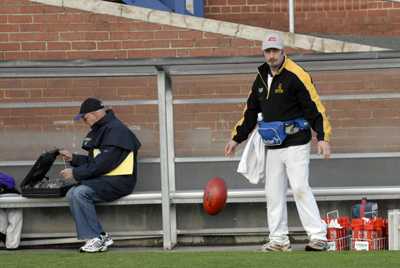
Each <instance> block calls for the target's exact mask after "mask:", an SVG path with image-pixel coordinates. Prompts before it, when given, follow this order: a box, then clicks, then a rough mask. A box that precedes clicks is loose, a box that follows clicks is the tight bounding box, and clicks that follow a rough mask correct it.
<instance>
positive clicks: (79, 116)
mask: <svg viewBox="0 0 400 268" xmlns="http://www.w3.org/2000/svg"><path fill="white" fill-rule="evenodd" d="M84 115H85V114H77V115H75V116H74V120H75V121H79V120H81V119H82V118H83V116H84Z"/></svg>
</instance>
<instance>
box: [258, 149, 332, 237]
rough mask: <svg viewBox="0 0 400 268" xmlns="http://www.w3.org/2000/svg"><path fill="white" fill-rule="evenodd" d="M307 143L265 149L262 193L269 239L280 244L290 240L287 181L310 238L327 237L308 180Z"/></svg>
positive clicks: (324, 225)
mask: <svg viewBox="0 0 400 268" xmlns="http://www.w3.org/2000/svg"><path fill="white" fill-rule="evenodd" d="M310 144H311V143H308V144H305V145H299V146H290V147H288V148H283V149H273V150H267V157H266V173H265V174H266V177H265V193H266V198H267V216H268V228H269V232H270V235H269V239H270V241H272V242H276V243H279V244H285V243H288V242H289V237H288V233H289V230H288V215H287V203H286V201H287V200H286V193H287V189H288V181H289V184H290V187H291V189H292V191H293V196H294V200H295V202H296V207H297V212H298V214H299V217H300V221H301V223H302V225H303V227H304V229H305V231H306V232H307V234H308V236H309V239H310V240H313V239H318V240H326V224H324V222H323V221H322V220H321V216H320V213H319V210H318V206H317V203H316V201H315V198H314V195H313V193H312V191H311V188H310V186H309V183H308V178H309V163H310V146H311V145H310Z"/></svg>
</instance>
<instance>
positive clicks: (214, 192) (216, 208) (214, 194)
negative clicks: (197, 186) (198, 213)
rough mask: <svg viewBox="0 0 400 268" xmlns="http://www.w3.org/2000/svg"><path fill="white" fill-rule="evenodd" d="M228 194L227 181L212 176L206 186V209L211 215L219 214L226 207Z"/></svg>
mask: <svg viewBox="0 0 400 268" xmlns="http://www.w3.org/2000/svg"><path fill="white" fill-rule="evenodd" d="M227 196H228V193H227V188H226V184H225V181H224V180H223V179H221V178H219V177H214V178H212V179H211V180H209V181H208V182H207V185H206V187H205V188H204V194H203V209H204V211H205V212H206V213H207V214H209V215H215V214H218V213H219V212H220V211H221V210H222V209H223V208H224V207H225V204H226V198H227Z"/></svg>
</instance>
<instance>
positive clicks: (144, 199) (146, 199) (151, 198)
mask: <svg viewBox="0 0 400 268" xmlns="http://www.w3.org/2000/svg"><path fill="white" fill-rule="evenodd" d="M136 204H161V193H160V192H134V193H132V194H130V195H127V196H124V197H122V198H120V199H117V200H115V201H112V202H104V203H99V205H103V206H104V205H107V206H112V205H136ZM67 206H68V201H67V199H66V197H58V198H27V197H23V196H15V195H11V194H10V195H8V194H5V195H0V208H34V207H67Z"/></svg>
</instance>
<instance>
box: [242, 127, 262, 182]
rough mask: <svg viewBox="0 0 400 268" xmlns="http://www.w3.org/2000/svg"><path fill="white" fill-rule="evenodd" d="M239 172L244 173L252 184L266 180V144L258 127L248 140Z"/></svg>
mask: <svg viewBox="0 0 400 268" xmlns="http://www.w3.org/2000/svg"><path fill="white" fill-rule="evenodd" d="M237 172H238V173H240V174H242V175H243V176H244V177H245V178H246V179H247V180H248V181H249V182H250V183H252V184H257V183H259V182H260V181H264V175H265V145H264V142H263V140H262V138H261V136H260V134H259V133H258V130H257V128H256V129H255V130H254V131H253V133H252V134H251V136H250V138H249V139H248V140H247V144H246V147H245V148H244V150H243V153H242V157H241V158H240V162H239V166H238V168H237Z"/></svg>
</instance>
